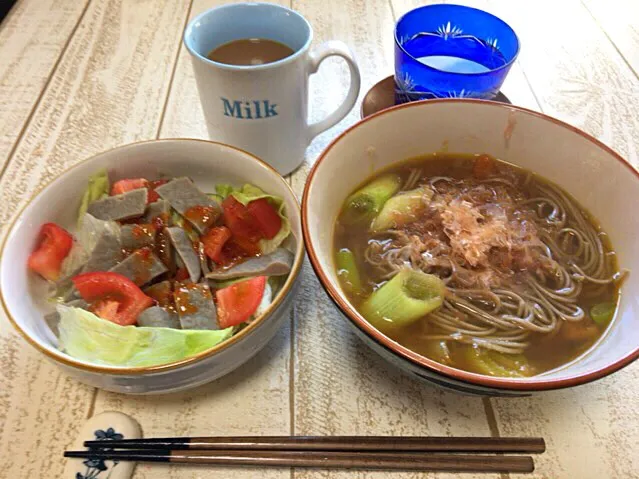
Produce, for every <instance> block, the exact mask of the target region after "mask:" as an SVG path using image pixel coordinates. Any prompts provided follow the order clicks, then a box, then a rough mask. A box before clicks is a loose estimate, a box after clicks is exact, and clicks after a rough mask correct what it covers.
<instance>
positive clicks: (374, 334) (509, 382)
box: [302, 98, 639, 391]
mask: <svg viewBox="0 0 639 479" xmlns="http://www.w3.org/2000/svg"><path fill="white" fill-rule="evenodd" d="M439 103H446V104H454V103H467V104H472V103H477V104H481V105H488V106H489V107H491V108H507V109H509V110H513V109H514V110H518V111H520V112H522V113H525V114H529V115H532V116H535V117H537V118H540V119H542V120H546V121H550V122H551V123H554V124H556V125H558V126H559V127H562V128H566V129H568V130H571V131H572V132H574V133H576V134H578V135H580V136H582V137H583V138H585V139H586V140H588V141H590V142H591V143H593V144H595V145H596V146H598V147H599V148H601V149H602V150H604V151H606V152H607V153H609V154H610V155H611V156H612V157H613V158H615V159H616V160H617V161H619V162H620V163H621V164H623V165H624V166H625V167H626V168H628V170H629V171H630V172H632V173H633V174H634V175H635V177H636V178H637V180H639V172H638V171H637V170H635V168H634V167H633V166H632V165H631V164H630V163H629V162H628V161H627V160H625V159H624V158H623V157H621V155H619V154H618V153H617V152H616V151H614V150H613V149H612V148H610V147H609V146H607V145H605V144H603V143H602V142H601V141H599V140H597V139H596V138H594V137H593V136H591V135H589V134H588V133H586V132H584V131H582V130H580V129H579V128H577V127H574V126H572V125H569V124H568V123H565V122H563V121H561V120H558V119H556V118H553V117H551V116H548V115H546V114H544V113H540V112H537V111H534V110H530V109H528V108H523V107H520V106H515V105H506V104H503V103H499V102H494V101H490V100H478V99H451V98H443V99H432V100H421V101H415V102H411V103H404V104H401V105H395V106H393V107H390V108H387V109H384V110H381V111H378V112H376V113H373V114H372V115H369V116H367V117H365V118H362V119H361V120H359V121H358V122H357V123H355V124H354V125H352V126H350V127H349V128H347V129H346V130H344V131H343V132H342V133H341V134H339V135H338V136H337V137H335V138H334V139H333V140H332V141H331V143H329V145H328V146H327V147H326V148H324V150H323V151H322V153H321V154H320V155H319V157H318V158H317V160H316V161H315V164H314V165H313V167H312V168H311V171H310V172H309V174H308V177H307V179H306V185H305V187H304V193H303V195H302V235H303V236H304V244H305V245H306V251H307V253H308V256H309V259H310V262H311V265H312V267H313V270H314V271H315V273H316V274H317V276H318V278H319V280H320V284H321V285H322V287H323V288H324V290H325V291H326V293H327V294H328V295H329V297H330V298H331V300H332V301H333V302H334V303H335V304H336V305H337V306H338V309H339V310H340V311H341V312H342V313H343V314H344V315H345V316H346V317H347V318H348V320H349V321H351V322H352V323H353V324H354V325H355V326H356V327H357V328H359V329H360V330H361V331H363V332H364V333H365V334H366V335H367V336H368V337H370V338H371V339H373V340H374V341H375V342H377V343H378V344H379V345H381V346H383V347H384V348H386V349H388V350H390V351H392V352H393V353H395V354H396V355H398V356H400V357H401V358H402V359H404V360H407V361H408V362H410V363H412V364H414V365H417V366H419V367H423V368H425V369H426V370H430V371H433V372H435V373H437V374H439V375H441V376H444V377H448V378H451V379H454V380H457V381H462V382H465V383H468V384H474V385H478V386H483V387H487V388H493V389H502V390H514V391H546V390H552V389H561V388H567V387H573V386H578V385H582V384H586V383H589V382H592V381H595V380H597V379H601V378H603V377H605V376H608V375H609V374H612V373H614V372H616V371H618V370H620V369H621V368H623V367H625V366H627V365H628V364H630V363H632V362H633V361H635V360H636V359H637V358H639V345H638V346H637V347H636V348H635V349H634V350H633V351H630V352H629V353H628V354H627V355H625V356H624V357H622V358H620V359H619V360H617V361H615V362H613V363H611V364H609V365H608V366H605V367H603V368H601V369H598V370H596V371H591V372H587V373H582V374H574V375H572V376H569V377H566V378H560V379H546V378H544V377H543V376H540V377H538V378H536V377H534V376H533V377H531V378H526V379H511V378H498V377H491V376H484V375H481V374H476V373H470V372H467V371H463V370H460V369H456V368H452V367H449V366H445V365H443V364H440V363H438V362H436V361H433V360H432V359H428V358H426V357H424V356H421V355H419V354H417V353H415V352H413V351H411V350H410V349H408V348H405V347H404V346H402V345H400V344H399V343H397V342H395V341H393V340H392V339H390V338H389V337H387V336H385V335H384V334H382V333H380V332H379V331H378V330H377V329H375V328H374V327H373V326H371V325H370V324H369V323H368V321H366V320H365V319H364V317H363V316H361V315H360V314H359V313H358V312H357V311H356V310H355V309H354V308H353V307H351V306H350V305H349V303H348V302H347V301H346V300H345V299H344V298H343V296H342V293H341V292H340V291H339V290H338V289H337V288H336V287H334V286H333V285H332V284H331V282H330V281H329V280H328V278H327V276H326V274H325V273H324V271H323V270H322V268H321V266H320V264H319V260H318V256H317V253H316V251H315V248H314V246H313V243H312V241H311V236H310V233H309V230H308V225H309V218H308V212H307V205H308V201H309V200H308V197H309V193H310V188H311V185H312V183H313V179H314V177H315V173H316V172H317V170H318V169H319V167H320V165H321V164H322V162H323V161H324V160H325V158H326V156H327V154H328V152H329V151H330V150H331V149H332V148H333V147H334V146H335V144H337V143H338V142H339V141H340V140H341V139H342V138H343V137H344V136H346V135H347V134H349V133H350V132H351V131H352V130H354V129H355V128H357V127H359V125H361V124H362V123H365V122H367V121H371V120H373V119H375V118H377V117H378V116H382V115H387V114H389V113H392V112H394V111H397V110H401V109H404V108H415V107H418V106H422V105H426V104H439Z"/></svg>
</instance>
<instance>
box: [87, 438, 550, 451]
mask: <svg viewBox="0 0 639 479" xmlns="http://www.w3.org/2000/svg"><path fill="white" fill-rule="evenodd" d="M84 445H85V446H87V447H92V448H96V447H109V448H120V449H169V450H175V449H181V450H209V449H217V450H243V451H260V450H269V451H412V452H418V451H431V452H434V451H440V452H525V453H542V452H544V451H545V450H546V444H545V442H544V440H543V439H542V438H539V437H531V438H527V437H432V436H431V437H420V436H398V437H394V436H252V437H251V436H247V437H167V438H153V439H123V440H117V441H112V440H108V441H104V440H103V441H86V442H85V443H84Z"/></svg>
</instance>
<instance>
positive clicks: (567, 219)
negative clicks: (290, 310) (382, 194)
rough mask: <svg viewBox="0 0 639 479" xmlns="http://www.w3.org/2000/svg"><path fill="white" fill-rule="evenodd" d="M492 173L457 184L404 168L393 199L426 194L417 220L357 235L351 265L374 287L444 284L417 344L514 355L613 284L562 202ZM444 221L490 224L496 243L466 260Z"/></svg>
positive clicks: (576, 212) (610, 257)
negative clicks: (421, 278) (422, 280)
mask: <svg viewBox="0 0 639 479" xmlns="http://www.w3.org/2000/svg"><path fill="white" fill-rule="evenodd" d="M502 170H503V172H504V174H494V175H490V176H489V177H486V178H473V177H470V178H469V177H463V178H459V177H453V176H446V175H440V176H433V175H430V176H429V175H428V172H424V169H423V168H420V167H414V166H413V167H411V168H409V169H408V170H407V171H404V172H403V174H402V177H403V178H404V180H403V181H402V183H401V189H400V192H401V191H409V190H413V189H415V188H417V187H425V186H428V187H430V189H431V190H432V197H431V196H429V198H428V199H425V200H424V201H425V202H426V203H427V207H426V209H425V211H424V212H423V213H420V215H418V217H416V218H415V219H414V221H413V222H412V224H409V225H403V226H402V227H395V228H390V229H387V230H383V231H376V232H369V233H368V235H367V238H366V241H367V243H366V247H365V250H364V251H363V252H360V256H361V261H363V262H365V264H366V265H367V267H368V268H370V269H371V271H373V276H375V278H376V279H375V281H377V282H382V283H383V282H384V281H386V280H389V279H391V278H393V277H394V276H395V275H397V274H398V273H399V272H400V271H401V270H402V269H405V268H410V269H412V270H418V271H422V272H424V273H427V274H434V275H436V276H437V277H439V278H441V280H442V281H443V282H444V284H445V286H446V296H445V300H444V301H443V304H442V305H441V307H439V308H438V309H436V310H435V311H433V312H431V313H430V314H428V316H427V318H426V319H425V320H426V321H427V322H428V323H429V325H430V327H429V328H428V330H427V333H425V334H424V335H423V339H424V340H438V341H447V342H454V343H459V344H470V345H474V346H476V347H481V348H484V349H488V350H493V351H497V352H499V353H506V354H520V353H523V352H524V351H526V349H527V348H528V347H529V346H530V340H531V335H535V337H537V336H539V335H544V336H548V337H552V336H554V335H556V334H558V332H559V331H560V329H561V328H562V325H564V324H565V323H566V322H571V323H579V322H583V321H584V318H587V319H588V320H589V321H591V320H590V319H589V318H588V313H587V311H584V307H583V306H582V299H583V298H584V297H589V296H592V297H595V296H599V295H601V294H603V293H604V292H605V291H609V290H610V288H611V285H615V284H616V283H618V282H619V281H620V279H621V277H622V276H623V274H621V273H619V272H617V271H616V267H615V261H614V253H613V252H612V251H610V249H609V248H607V247H606V246H605V244H604V241H605V238H604V234H603V233H602V232H601V231H600V230H599V229H598V227H597V226H596V224H595V223H594V222H593V220H592V219H591V218H590V217H589V216H588V215H587V213H585V212H584V211H583V209H582V208H581V207H580V206H579V205H578V204H577V203H576V202H575V201H574V200H573V199H572V198H570V197H568V195H566V194H565V193H564V192H563V191H562V190H561V189H560V188H558V187H556V186H555V185H552V184H550V183H548V182H545V181H541V180H540V179H539V178H538V177H535V176H534V175H533V174H531V173H525V172H520V171H519V170H516V169H515V168H513V167H510V166H509V167H508V168H506V169H503V168H502ZM457 176H459V175H457ZM523 191H525V194H524V193H523ZM455 209H457V210H455ZM451 211H457V212H458V213H459V214H461V213H463V214H468V215H470V216H472V217H473V220H472V221H475V222H477V223H478V224H484V223H485V222H488V221H491V222H492V223H491V225H494V228H495V231H496V233H495V234H494V235H492V236H491V235H490V234H488V233H486V237H485V244H479V245H478V248H477V251H475V252H473V253H472V254H471V253H467V252H466V251H465V249H464V248H463V247H459V245H460V244H461V245H462V246H463V244H464V243H463V241H466V239H465V238H464V237H461V236H460V237H459V238H457V237H456V236H455V235H456V234H457V233H458V230H459V228H458V229H456V228H457V226H455V223H454V221H456V220H457V218H453V214H452V213H451ZM451 218H452V219H451ZM449 219H450V221H449ZM451 221H453V222H452V223H451ZM451 225H452V226H451ZM502 236H503V237H505V238H508V241H504V240H503V238H502ZM456 241H460V242H461V243H459V244H456V243H455V242H456ZM455 246H458V247H455ZM460 251H461V254H460Z"/></svg>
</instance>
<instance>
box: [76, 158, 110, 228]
mask: <svg viewBox="0 0 639 479" xmlns="http://www.w3.org/2000/svg"><path fill="white" fill-rule="evenodd" d="M109 189H110V184H109V175H108V173H107V171H106V170H100V171H98V172H97V173H95V174H93V175H91V176H90V177H89V184H88V185H87V189H86V190H85V192H84V195H83V196H82V202H81V203H80V209H79V210H78V225H80V224H82V220H83V219H84V213H86V212H87V209H88V208H89V205H90V204H91V203H93V202H94V201H96V200H99V199H100V198H102V196H104V195H108V194H109Z"/></svg>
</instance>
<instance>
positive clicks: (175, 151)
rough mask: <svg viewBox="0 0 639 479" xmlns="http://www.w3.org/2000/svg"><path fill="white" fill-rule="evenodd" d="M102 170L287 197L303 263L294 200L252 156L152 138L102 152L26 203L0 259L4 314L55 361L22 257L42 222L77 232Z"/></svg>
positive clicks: (42, 303) (46, 306)
mask: <svg viewBox="0 0 639 479" xmlns="http://www.w3.org/2000/svg"><path fill="white" fill-rule="evenodd" d="M102 168H106V169H107V170H108V171H109V174H110V177H111V180H118V179H121V178H126V177H140V176H143V177H146V178H149V179H154V178H159V177H166V176H170V177H176V176H188V177H191V178H192V179H193V180H194V182H195V183H196V185H197V186H198V187H199V188H200V189H201V190H202V191H204V192H214V191H215V185H216V184H219V183H231V184H234V185H238V186H241V185H243V184H244V183H249V182H250V183H252V184H254V185H256V186H258V187H259V188H261V189H263V190H264V191H267V192H269V193H271V194H274V195H277V196H280V197H282V198H284V200H285V203H286V214H287V215H288V217H289V219H290V221H291V228H292V233H293V237H294V238H295V243H296V244H295V245H294V247H293V249H294V250H295V252H296V264H297V262H299V261H301V259H300V258H301V256H302V255H303V245H302V241H301V227H300V218H299V207H298V204H297V200H296V199H295V197H294V195H293V193H292V191H291V190H290V188H289V187H288V185H287V184H286V182H285V181H284V180H283V179H282V178H281V176H279V175H278V174H277V173H276V172H275V170H273V169H272V168H270V167H269V166H267V165H266V164H264V163H262V162H260V161H258V160H256V159H255V157H253V156H252V155H250V154H248V153H245V152H243V151H241V150H238V149H235V148H232V147H229V146H226V145H223V144H218V143H213V142H208V141H201V140H159V141H151V142H145V143H136V144H132V145H127V146H123V147H120V148H116V149H114V150H110V151H107V152H104V153H101V154H99V155H97V156H94V157H92V158H90V159H88V160H86V161H84V162H82V163H80V164H78V165H76V166H74V167H73V168H71V169H69V170H68V171H66V172H65V173H63V174H62V175H61V176H60V177H58V178H57V179H56V180H54V181H53V182H51V183H50V184H49V185H47V186H46V187H45V188H44V189H43V190H42V191H41V192H39V193H38V194H37V195H36V196H35V197H34V198H33V199H32V200H31V202H30V203H29V204H28V205H27V206H26V208H25V209H24V210H23V211H22V213H21V214H20V215H19V217H18V218H17V219H16V221H15V223H14V225H13V227H12V229H11V231H10V232H9V234H8V236H7V239H6V243H5V245H4V251H3V252H2V258H1V259H0V260H1V263H0V284H1V285H2V298H3V300H4V302H5V306H6V308H7V312H8V314H10V315H11V317H12V319H13V321H14V322H15V323H16V325H17V326H18V327H19V328H20V329H21V330H22V332H23V333H24V334H25V335H27V336H28V337H29V338H30V339H31V340H32V341H34V342H35V343H36V344H37V345H38V346H39V347H41V348H43V349H45V350H46V351H47V352H49V353H50V354H52V355H54V356H55V357H62V358H66V359H67V360H68V359H70V357H69V356H68V355H66V354H64V353H61V352H60V351H59V350H58V349H57V348H56V345H57V339H56V337H55V336H54V334H53V333H52V332H51V330H50V329H49V327H48V326H47V324H46V322H45V321H44V320H43V315H44V314H46V313H49V312H51V311H53V310H54V306H53V305H52V304H50V303H48V302H47V300H46V296H47V284H46V281H44V280H42V279H41V278H39V277H37V276H36V275H35V274H34V273H31V272H30V271H28V269H27V268H26V264H27V258H28V256H29V253H30V252H31V250H32V248H33V246H34V245H35V242H36V237H37V233H38V230H39V228H40V226H41V225H42V224H43V223H46V222H55V223H57V224H59V225H61V226H63V227H64V228H66V229H68V230H69V231H70V232H72V233H73V232H74V231H75V224H76V221H77V211H78V207H79V204H80V200H81V198H82V194H83V193H84V190H85V188H86V185H87V179H88V177H89V176H90V175H91V174H93V173H95V172H96V171H98V170H100V169H102ZM293 276H294V274H291V275H289V278H288V280H287V284H286V285H285V286H284V287H283V288H282V290H281V291H280V293H279V295H278V297H276V298H274V301H273V303H275V302H277V301H278V298H279V296H280V295H282V294H285V292H286V291H288V289H289V287H290V283H291V282H292V281H293V280H294V277H293ZM25 292H27V294H25ZM272 306H273V305H272ZM269 310H270V309H269ZM267 314H268V313H267ZM73 361H75V362H79V363H82V361H78V360H75V359H73ZM163 366H166V365H163ZM113 369H114V370H116V369H120V368H113ZM125 369H130V368H125Z"/></svg>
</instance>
